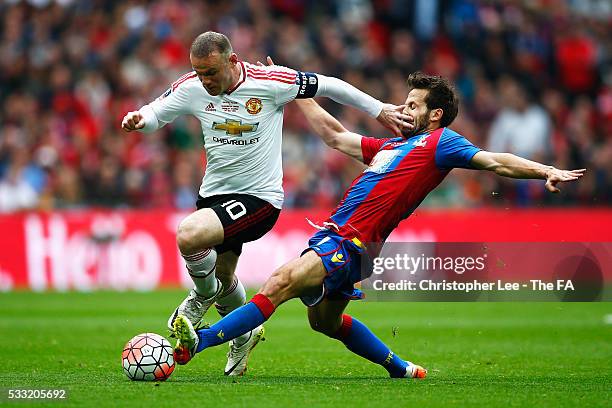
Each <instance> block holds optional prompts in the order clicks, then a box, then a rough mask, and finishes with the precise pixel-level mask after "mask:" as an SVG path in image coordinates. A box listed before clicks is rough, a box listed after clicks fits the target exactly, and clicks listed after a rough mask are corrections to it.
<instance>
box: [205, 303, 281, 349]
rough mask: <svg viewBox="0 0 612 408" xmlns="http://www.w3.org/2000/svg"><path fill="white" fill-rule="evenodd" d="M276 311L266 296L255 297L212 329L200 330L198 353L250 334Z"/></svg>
mask: <svg viewBox="0 0 612 408" xmlns="http://www.w3.org/2000/svg"><path fill="white" fill-rule="evenodd" d="M274 309H275V307H274V304H272V302H271V301H270V299H268V298H267V297H266V296H264V295H262V294H257V295H255V296H253V299H251V301H250V302H249V303H247V304H246V305H244V306H241V307H239V308H238V309H236V310H234V311H233V312H231V313H230V314H228V315H227V316H225V317H224V318H223V319H221V320H219V321H218V322H217V323H215V324H213V325H212V326H210V328H208V329H201V330H198V331H197V333H198V337H199V339H200V342H199V343H198V348H197V350H196V353H199V352H200V351H202V350H204V349H205V348H208V347H212V346H217V345H219V344H221V343H225V342H226V341H230V340H232V339H235V338H236V337H238V336H240V335H242V334H244V333H248V332H250V331H251V330H253V329H254V328H256V327H257V326H259V325H260V324H262V323H263V322H265V321H266V320H268V318H269V317H270V316H271V315H272V313H274Z"/></svg>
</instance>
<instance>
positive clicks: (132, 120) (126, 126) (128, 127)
mask: <svg viewBox="0 0 612 408" xmlns="http://www.w3.org/2000/svg"><path fill="white" fill-rule="evenodd" d="M144 125H145V123H144V118H143V116H142V114H141V113H140V112H139V111H134V112H128V113H127V114H126V115H125V116H124V117H123V121H122V122H121V127H122V128H123V130H125V131H126V132H131V131H132V130H138V129H142V128H143V127H144Z"/></svg>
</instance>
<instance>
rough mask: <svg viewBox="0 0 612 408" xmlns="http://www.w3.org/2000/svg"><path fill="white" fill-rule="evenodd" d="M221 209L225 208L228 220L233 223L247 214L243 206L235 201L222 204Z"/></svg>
mask: <svg viewBox="0 0 612 408" xmlns="http://www.w3.org/2000/svg"><path fill="white" fill-rule="evenodd" d="M221 207H223V208H225V211H227V213H228V214H229V216H230V218H231V219H232V220H234V221H235V220H237V219H238V218H240V217H242V216H243V215H245V214H246V212H247V210H246V207H245V206H244V204H242V203H241V202H240V201H236V200H230V201H228V202H226V203H223V204H221Z"/></svg>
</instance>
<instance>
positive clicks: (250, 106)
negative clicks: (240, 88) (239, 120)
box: [244, 98, 263, 115]
mask: <svg viewBox="0 0 612 408" xmlns="http://www.w3.org/2000/svg"><path fill="white" fill-rule="evenodd" d="M244 107H245V108H246V110H247V112H249V113H250V114H251V115H257V114H258V113H259V112H261V108H262V107H263V105H262V103H261V99H259V98H251V99H249V100H248V101H247V102H246V104H245V105H244Z"/></svg>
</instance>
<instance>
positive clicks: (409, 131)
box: [400, 128, 414, 139]
mask: <svg viewBox="0 0 612 408" xmlns="http://www.w3.org/2000/svg"><path fill="white" fill-rule="evenodd" d="M400 132H402V137H403V138H404V139H410V138H411V137H412V136H414V128H412V129H406V128H400Z"/></svg>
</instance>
